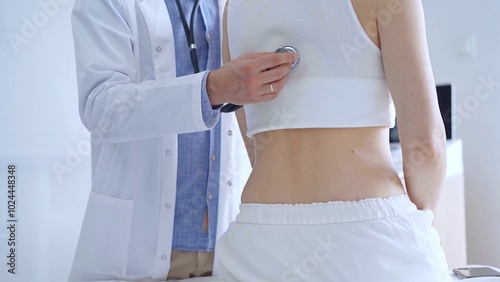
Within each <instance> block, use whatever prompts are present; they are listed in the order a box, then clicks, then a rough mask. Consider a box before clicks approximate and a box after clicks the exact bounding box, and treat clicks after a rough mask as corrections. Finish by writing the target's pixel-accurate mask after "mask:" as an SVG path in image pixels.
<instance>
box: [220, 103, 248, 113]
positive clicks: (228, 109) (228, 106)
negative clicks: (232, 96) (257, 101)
mask: <svg viewBox="0 0 500 282" xmlns="http://www.w3.org/2000/svg"><path fill="white" fill-rule="evenodd" d="M241 107H243V106H240V105H234V104H225V105H224V106H222V108H221V109H220V111H221V113H230V112H234V111H236V110H237V109H239V108H241Z"/></svg>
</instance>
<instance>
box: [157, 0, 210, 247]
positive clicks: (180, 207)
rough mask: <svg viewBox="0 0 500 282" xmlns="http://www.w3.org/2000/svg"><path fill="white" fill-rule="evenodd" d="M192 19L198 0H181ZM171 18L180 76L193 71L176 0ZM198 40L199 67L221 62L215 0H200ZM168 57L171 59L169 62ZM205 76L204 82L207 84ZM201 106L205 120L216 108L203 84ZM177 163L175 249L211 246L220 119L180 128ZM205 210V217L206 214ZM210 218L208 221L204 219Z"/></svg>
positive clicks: (169, 3) (171, 0)
mask: <svg viewBox="0 0 500 282" xmlns="http://www.w3.org/2000/svg"><path fill="white" fill-rule="evenodd" d="M180 2H181V4H182V8H183V12H184V15H185V17H186V20H187V22H188V24H189V22H190V18H191V12H192V9H193V5H194V2H195V1H194V0H182V1H180ZM165 3H166V5H167V9H168V13H169V15H170V19H171V21H172V26H173V31H174V39H175V55H176V62H177V64H176V70H177V76H183V75H188V74H192V73H193V72H194V70H193V66H192V64H191V59H190V55H189V48H188V44H187V39H186V35H185V32H184V28H183V26H182V21H181V18H180V16H179V12H178V9H177V6H176V3H175V0H165ZM192 28H193V30H194V33H195V43H196V47H197V48H196V49H197V54H198V62H199V67H200V71H204V70H214V69H217V68H219V67H220V31H219V11H218V3H217V0H204V1H201V4H200V7H199V9H198V12H197V14H196V17H195V22H194V27H192ZM167 63H168V62H167ZM205 82H206V76H205V79H204V83H202V85H203V86H205ZM201 95H202V112H203V118H204V120H205V122H206V123H207V124H209V123H210V122H213V117H214V116H215V115H216V114H217V113H215V112H214V110H213V109H212V107H211V105H210V101H209V99H208V96H207V93H206V89H202V93H201ZM178 142H179V148H178V150H179V153H178V156H179V159H178V169H177V196H176V204H175V205H176V208H175V218H174V234H173V242H172V249H174V250H183V251H213V250H214V248H215V239H216V230H217V209H218V199H219V172H220V161H219V157H220V124H217V125H216V126H215V127H214V128H213V129H212V130H208V131H204V132H195V133H187V134H180V135H179V137H178ZM205 216H207V218H206V219H205ZM206 220H208V225H207V226H205V224H204V223H205V222H206Z"/></svg>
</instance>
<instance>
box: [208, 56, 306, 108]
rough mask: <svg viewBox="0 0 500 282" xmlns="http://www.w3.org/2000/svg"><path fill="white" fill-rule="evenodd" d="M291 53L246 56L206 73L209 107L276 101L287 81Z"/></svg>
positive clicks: (291, 60) (291, 59) (295, 57)
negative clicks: (210, 105)
mask: <svg viewBox="0 0 500 282" xmlns="http://www.w3.org/2000/svg"><path fill="white" fill-rule="evenodd" d="M295 60H297V55H296V54H295V53H281V54H279V53H278V54H277V53H268V52H265V53H248V54H243V55H241V56H240V57H238V58H236V59H234V60H232V61H230V62H228V63H227V64H225V65H223V66H222V67H221V68H220V69H218V70H215V71H212V72H210V73H209V75H208V78H207V92H208V97H209V99H210V103H211V104H212V106H215V105H221V104H224V103H231V104H235V105H246V104H255V103H260V102H265V101H270V100H273V99H274V98H276V96H277V95H278V93H279V92H280V91H281V89H282V88H283V86H284V85H285V83H286V81H287V79H288V73H289V72H290V70H291V69H292V62H293V61H295Z"/></svg>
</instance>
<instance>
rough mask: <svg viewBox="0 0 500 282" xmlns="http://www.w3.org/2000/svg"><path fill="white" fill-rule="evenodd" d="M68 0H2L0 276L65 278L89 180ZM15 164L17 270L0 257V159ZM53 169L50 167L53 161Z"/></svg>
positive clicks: (3, 213) (0, 242)
mask: <svg viewBox="0 0 500 282" xmlns="http://www.w3.org/2000/svg"><path fill="white" fill-rule="evenodd" d="M72 6H73V0H20V1H7V0H2V9H1V10H0V85H1V87H0V95H1V98H2V99H1V102H0V132H1V133H0V261H1V262H2V263H1V264H0V281H2V282H8V281H42V282H45V281H51V282H52V281H54V282H58V281H66V279H67V275H68V273H69V267H70V265H71V262H72V259H73V252H74V250H75V247H76V241H77V238H78V234H79V229H80V225H81V222H82V219H83V212H84V209H85V204H86V201H87V196H88V191H89V188H90V156H89V146H88V145H89V142H88V139H87V133H86V130H85V128H84V127H83V126H82V125H81V122H80V120H79V116H78V107H77V92H76V80H75V70H74V69H75V64H74V52H73V42H72V33H71V25H70V12H71V8H72ZM10 163H16V164H17V180H16V199H15V200H16V210H15V216H16V218H17V220H18V222H17V223H16V237H15V239H16V274H15V275H12V274H10V273H8V272H7V271H8V269H9V268H10V267H9V266H7V265H6V264H5V263H4V262H5V261H7V258H6V257H7V256H8V255H9V254H10V247H8V246H7V243H8V241H7V239H9V238H10V231H9V230H8V229H7V228H6V226H8V224H7V200H8V198H7V195H8V194H7V178H6V177H7V165H8V164H10ZM53 166H55V167H57V168H58V169H57V170H55V169H54V167H53Z"/></svg>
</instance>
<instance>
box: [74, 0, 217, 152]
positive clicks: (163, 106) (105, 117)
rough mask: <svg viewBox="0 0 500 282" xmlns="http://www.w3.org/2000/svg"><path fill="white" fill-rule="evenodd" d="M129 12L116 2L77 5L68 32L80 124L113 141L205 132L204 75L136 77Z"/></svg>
mask: <svg viewBox="0 0 500 282" xmlns="http://www.w3.org/2000/svg"><path fill="white" fill-rule="evenodd" d="M127 1H129V0H127ZM127 9H128V10H127ZM130 9H131V7H130V6H126V3H125V2H122V1H116V0H76V2H75V5H74V8H73V13H72V28H73V37H74V43H75V57H76V65H77V82H78V93H79V109H80V117H81V119H82V122H83V124H84V125H85V126H86V127H87V128H88V129H89V130H90V131H91V133H92V134H95V135H97V136H99V138H101V139H102V141H103V142H111V143H121V142H128V141H133V140H139V139H146V138H151V137H158V136H162V135H166V134H180V133H186V132H195V131H202V130H207V129H209V128H208V127H207V125H206V124H205V122H204V121H203V116H202V110H201V89H202V85H201V83H202V80H203V76H204V74H205V73H199V74H195V75H189V76H185V77H181V78H172V79H164V80H156V79H154V78H152V77H153V76H154V74H153V75H149V76H150V77H151V79H150V80H145V81H142V79H139V78H137V73H138V70H137V69H138V68H139V67H138V65H139V63H140V62H138V60H137V58H136V57H137V54H134V51H136V50H137V49H135V48H134V44H139V43H138V42H135V41H136V38H137V36H134V34H133V32H134V31H132V30H131V28H130V25H129V22H128V21H129V20H137V19H130V18H127V13H129V12H130ZM135 32H137V31H135ZM148 52H151V51H150V50H148ZM160 63H163V62H160ZM164 63H165V64H169V63H170V64H175V60H174V58H172V61H170V62H168V61H166V62H164ZM141 71H143V72H144V70H141ZM141 76H142V75H141Z"/></svg>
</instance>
